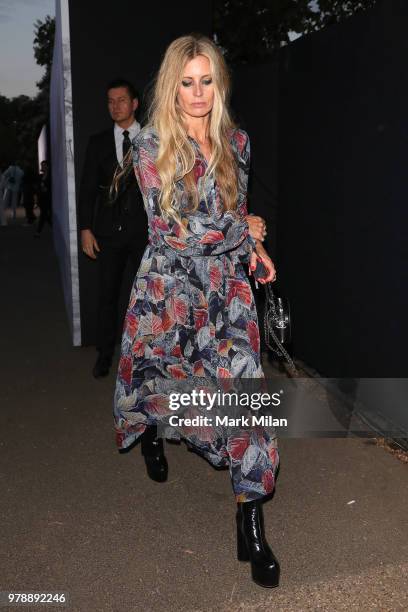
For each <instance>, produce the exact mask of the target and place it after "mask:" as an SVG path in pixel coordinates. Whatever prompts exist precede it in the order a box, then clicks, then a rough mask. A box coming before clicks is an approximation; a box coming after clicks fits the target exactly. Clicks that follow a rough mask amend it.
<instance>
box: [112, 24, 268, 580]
mask: <svg viewBox="0 0 408 612" xmlns="http://www.w3.org/2000/svg"><path fill="white" fill-rule="evenodd" d="M228 90H229V78H228V72H227V68H226V65H225V62H224V59H223V56H222V54H221V53H220V51H219V50H218V48H217V47H216V45H214V44H213V43H212V42H211V41H210V40H209V39H208V38H205V37H203V36H200V35H191V36H183V37H181V38H178V39H177V40H175V41H174V42H173V43H171V45H170V46H169V47H168V49H167V51H166V54H165V56H164V59H163V62H162V64H161V67H160V70H159V74H158V78H157V81H156V84H155V90H154V97H153V103H152V106H151V109H150V119H149V124H148V126H147V127H145V128H144V129H142V130H141V132H140V133H139V134H138V136H137V137H136V138H135V140H134V143H133V165H134V171H135V173H136V177H137V180H138V183H139V186H140V190H141V193H142V195H143V199H144V205H145V209H146V212H147V216H148V223H149V244H148V246H147V247H146V251H145V254H144V256H143V259H142V263H141V265H140V268H139V271H138V273H137V276H136V279H135V283H134V286H133V289H132V293H131V297H130V303H129V308H128V311H127V316H126V320H125V326H124V331H123V339H122V354H121V358H120V363H119V371H118V378H117V387H116V394H115V424H116V431H117V444H118V446H119V448H120V449H124V448H127V447H128V446H129V445H130V444H132V443H133V442H134V441H135V440H136V439H137V438H138V437H139V436H141V435H142V434H143V436H142V452H143V454H144V456H145V460H146V465H147V468H148V473H149V475H150V476H151V477H152V478H153V479H155V480H159V481H160V480H165V478H166V477H167V462H166V459H165V456H164V452H163V441H162V440H161V439H158V438H157V437H156V429H155V427H156V425H157V424H158V423H160V422H167V421H166V418H168V415H169V412H170V411H169V402H168V396H167V397H166V393H165V392H164V389H166V385H165V383H167V384H168V383H169V381H170V387H169V386H167V389H169V388H170V389H171V388H172V387H171V385H172V384H174V385H176V384H179V383H180V381H186V384H187V383H188V381H189V380H191V379H193V378H194V377H201V378H203V379H208V380H209V379H212V380H214V379H217V380H219V379H225V378H236V379H238V378H262V377H263V372H262V367H261V363H260V352H259V344H260V343H259V328H258V320H257V314H256V308H255V303H254V298H253V295H252V291H251V287H250V284H249V281H248V277H247V274H246V272H245V269H244V265H245V264H249V268H250V270H254V269H255V266H256V263H257V261H258V260H259V259H261V260H262V263H263V266H264V278H263V281H262V282H268V281H273V280H274V279H275V277H276V273H275V268H274V265H273V263H272V261H271V259H270V258H269V256H268V254H267V253H266V251H265V249H264V248H263V246H262V240H263V238H264V236H265V233H266V229H265V224H264V221H263V220H262V219H260V218H259V217H251V216H248V213H247V206H246V189H247V180H248V169H249V140H248V136H247V134H246V133H245V132H244V131H242V130H239V129H236V128H235V127H234V125H233V123H232V121H231V118H230V115H229V111H228V106H227V100H228V93H229V91H228ZM249 273H250V272H249ZM171 381H173V383H172V382H171ZM166 400H167V401H166ZM202 429H203V428H201V429H200V430H197V429H196V430H193V429H192V428H183V427H180V429H179V434H180V436H181V437H182V438H184V439H185V440H186V442H187V443H188V444H189V445H190V446H192V447H194V449H195V450H198V451H199V452H200V453H201V454H203V455H204V456H205V457H206V458H207V459H208V460H210V461H211V463H213V464H214V465H217V466H219V465H228V466H229V469H230V474H231V480H232V486H233V490H234V494H235V497H236V501H237V537H238V542H237V546H238V558H239V559H240V560H243V561H250V562H251V569H252V577H253V579H254V580H255V582H257V583H258V584H260V585H261V586H265V587H274V586H277V585H278V581H279V564H278V562H277V560H276V559H275V557H274V555H273V553H272V552H271V550H270V548H269V546H268V544H267V542H266V540H265V536H264V533H263V526H262V508H261V502H262V500H263V499H264V498H265V497H266V496H267V495H270V494H271V492H272V491H273V489H274V482H275V474H276V469H277V466H278V461H279V459H278V451H277V448H276V436H274V435H272V434H269V433H268V431H267V430H262V431H243V432H241V433H240V435H239V436H237V435H231V436H228V437H224V438H222V437H219V436H217V435H216V432H215V431H214V429H211V428H209V429H208V431H206V432H205V433H204V434H203V432H202ZM243 462H244V463H245V470H244V469H243V467H242V466H243ZM248 465H249V467H248Z"/></svg>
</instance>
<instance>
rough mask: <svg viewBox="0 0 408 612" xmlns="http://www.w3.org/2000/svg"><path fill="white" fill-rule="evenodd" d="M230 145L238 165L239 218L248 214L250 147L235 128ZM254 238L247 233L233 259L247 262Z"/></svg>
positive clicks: (240, 131)
mask: <svg viewBox="0 0 408 612" xmlns="http://www.w3.org/2000/svg"><path fill="white" fill-rule="evenodd" d="M231 144H232V147H233V149H234V151H235V155H236V159H237V165H238V204H237V210H238V214H239V215H240V217H241V219H245V217H246V216H247V214H248V206H247V201H248V198H247V190H248V176H249V166H250V154H251V147H250V142H249V137H248V134H247V133H246V132H244V131H243V130H235V131H234V133H233V136H232V141H231ZM255 246H256V244H255V240H254V239H253V238H252V236H250V234H248V235H247V238H246V240H245V241H244V242H242V244H240V246H239V247H238V249H237V250H236V251H235V252H234V259H235V260H239V261H241V262H242V263H247V262H248V261H249V257H250V255H251V253H252V251H253V250H254V249H255Z"/></svg>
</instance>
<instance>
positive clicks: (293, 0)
mask: <svg viewBox="0 0 408 612" xmlns="http://www.w3.org/2000/svg"><path fill="white" fill-rule="evenodd" d="M375 3H376V0H213V7H214V34H215V37H216V40H217V42H218V43H219V44H220V45H221V47H222V48H223V49H224V50H225V53H226V56H227V57H228V60H229V61H230V62H232V63H243V62H245V63H252V62H258V61H265V60H268V59H270V58H271V57H273V56H274V55H275V53H276V52H277V51H278V50H279V49H280V48H281V47H282V46H284V45H286V44H288V43H289V41H290V34H289V33H291V32H296V33H298V34H309V33H310V32H314V31H317V30H320V29H321V28H324V27H326V26H328V25H330V24H332V23H337V22H339V21H342V20H343V19H345V18H347V17H350V16H351V15H353V14H354V13H356V12H358V11H360V10H364V9H367V8H370V7H372V6H373V5H374V4H375Z"/></svg>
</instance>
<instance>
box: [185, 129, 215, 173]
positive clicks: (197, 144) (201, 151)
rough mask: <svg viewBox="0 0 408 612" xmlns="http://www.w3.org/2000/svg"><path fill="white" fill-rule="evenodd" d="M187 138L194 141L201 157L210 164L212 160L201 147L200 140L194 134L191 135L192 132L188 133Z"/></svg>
mask: <svg viewBox="0 0 408 612" xmlns="http://www.w3.org/2000/svg"><path fill="white" fill-rule="evenodd" d="M187 138H189V139H190V140H192V141H193V143H194V144H195V145H196V147H197V149H198V150H199V152H200V155H201V157H202V158H203V160H204V161H205V163H206V164H207V166H208V164H209V161H210V160H209V159H207V158H206V156H205V155H204V153H203V150H202V149H201V147H200V143H199V142H198V140H196V139H195V138H193V136H190V134H187Z"/></svg>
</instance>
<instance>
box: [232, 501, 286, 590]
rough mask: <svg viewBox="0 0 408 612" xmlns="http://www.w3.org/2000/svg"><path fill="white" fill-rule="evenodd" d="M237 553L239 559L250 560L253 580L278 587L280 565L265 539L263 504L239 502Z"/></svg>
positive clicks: (260, 583) (260, 584)
mask: <svg viewBox="0 0 408 612" xmlns="http://www.w3.org/2000/svg"><path fill="white" fill-rule="evenodd" d="M237 553H238V560H239V561H250V563H251V572H252V580H253V581H254V582H256V584H258V585H259V586H262V587H269V588H272V587H277V586H278V584H279V574H280V567H279V563H278V561H277V559H275V557H274V555H273V552H272V551H271V549H270V548H269V545H268V542H267V541H266V539H265V535H264V529H263V514H262V504H261V503H260V502H259V501H251V502H244V503H239V504H238V511H237Z"/></svg>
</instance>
